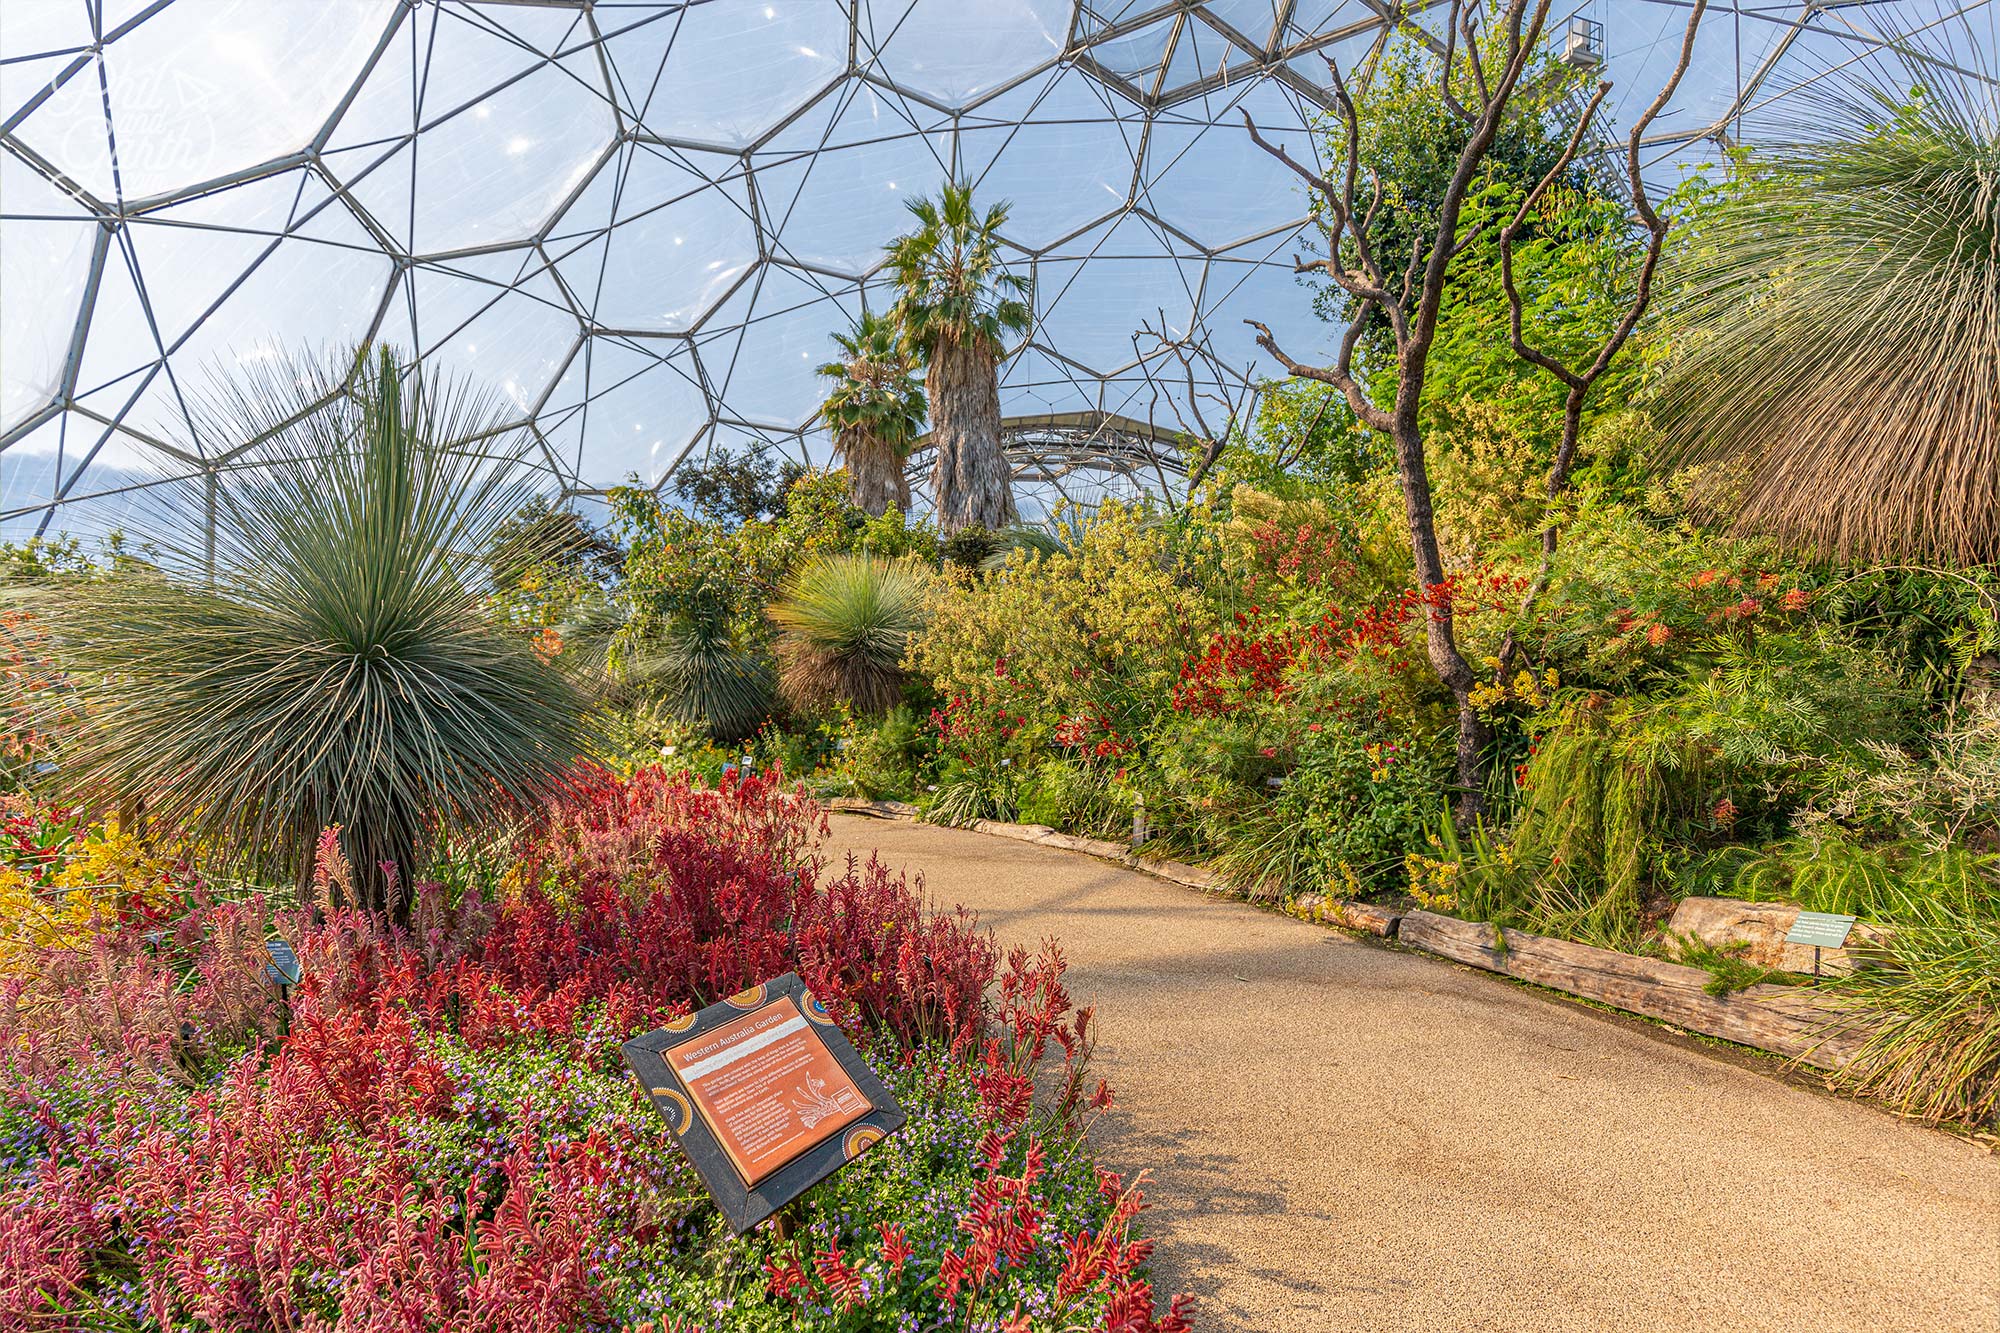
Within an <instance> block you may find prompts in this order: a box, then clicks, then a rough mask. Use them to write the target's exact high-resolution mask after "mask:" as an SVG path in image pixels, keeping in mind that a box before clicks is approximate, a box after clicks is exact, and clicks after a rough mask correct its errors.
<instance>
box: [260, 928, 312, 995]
mask: <svg viewBox="0 0 2000 1333" xmlns="http://www.w3.org/2000/svg"><path fill="white" fill-rule="evenodd" d="M264 951H265V952H266V953H268V954H270V955H271V961H270V962H269V963H267V964H265V967H264V980H266V981H268V982H270V983H271V984H272V985H273V986H296V985H298V984H299V982H300V980H302V979H303V978H304V977H305V972H304V970H303V969H301V968H300V967H299V956H298V955H297V954H296V953H293V952H292V946H291V945H289V944H287V943H285V942H284V941H283V940H280V939H272V940H270V941H268V942H267V943H266V944H265V945H264Z"/></svg>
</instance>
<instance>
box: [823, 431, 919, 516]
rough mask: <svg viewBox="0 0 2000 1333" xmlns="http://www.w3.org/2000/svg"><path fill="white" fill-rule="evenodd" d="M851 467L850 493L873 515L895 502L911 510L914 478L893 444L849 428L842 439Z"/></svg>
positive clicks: (903, 510)
mask: <svg viewBox="0 0 2000 1333" xmlns="http://www.w3.org/2000/svg"><path fill="white" fill-rule="evenodd" d="M840 453H841V459H842V461H843V463H844V465H845V466H846V468H847V487H848V493H849V494H850V495H851V496H852V497H853V499H854V503H855V505H856V506H857V507H858V508H859V509H860V510H861V511H862V512H863V513H865V514H867V515H868V516H869V517H870V518H880V517H881V516H882V515H883V514H884V513H885V512H886V511H888V510H889V509H890V508H891V507H892V506H893V507H894V508H895V509H896V510H897V511H898V512H900V513H905V514H907V513H909V512H910V482H909V478H907V477H905V476H904V475H903V458H902V455H901V454H899V453H897V451H896V449H895V447H894V446H893V445H890V444H887V443H885V442H884V441H882V440H879V439H877V438H875V436H873V435H871V434H869V433H868V432H867V431H860V430H855V431H847V432H845V433H843V434H842V436H841V440H840Z"/></svg>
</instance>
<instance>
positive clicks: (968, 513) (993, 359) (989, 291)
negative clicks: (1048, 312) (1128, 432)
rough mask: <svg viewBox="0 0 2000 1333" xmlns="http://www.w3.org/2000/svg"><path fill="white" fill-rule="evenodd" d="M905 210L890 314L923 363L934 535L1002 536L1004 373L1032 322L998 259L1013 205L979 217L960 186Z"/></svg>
mask: <svg viewBox="0 0 2000 1333" xmlns="http://www.w3.org/2000/svg"><path fill="white" fill-rule="evenodd" d="M909 208H910V212H911V214H913V215H914V216H915V218H916V220H917V227H916V230H915V231H912V232H910V233H909V234H908V235H905V236H899V237H897V238H896V239H895V240H893V241H891V242H890V243H889V271H890V273H891V275H892V276H893V277H894V278H895V282H896V287H897V289H898V292H899V295H898V297H897V300H896V305H895V308H894V310H893V311H892V314H893V316H894V317H895V320H896V322H897V325H898V326H899V328H900V329H901V331H902V336H903V343H904V346H905V347H906V348H907V349H908V350H909V351H910V352H911V353H912V354H913V355H914V356H916V357H917V358H919V359H921V360H922V361H923V363H924V388H925V391H926V392H927V393H928V395H929V397H930V409H931V442H932V443H933V444H934V445H935V446H936V447H937V463H936V466H935V467H933V469H932V471H931V476H932V487H933V493H934V498H935V499H936V501H937V516H938V527H939V528H941V529H942V530H943V531H945V532H947V533H952V532H957V531H958V530H959V529H961V528H967V527H982V528H1003V527H1005V526H1007V525H1008V524H1009V523H1012V522H1013V521H1014V518H1015V510H1014V493H1013V489H1012V487H1011V485H1010V478H1009V476H1008V471H1007V459H1006V455H1004V454H1002V453H1001V452H1000V373H999V365H1000V362H1001V361H1002V360H1003V359H1004V358H1005V357H1006V356H1007V355H1008V354H1009V352H1010V350H1011V349H1010V348H1008V347H1007V345H1006V342H1007V338H1008V337H1009V335H1013V336H1016V337H1018V336H1021V335H1023V334H1025V333H1027V331H1028V328H1029V326H1030V325H1031V324H1032V323H1033V315H1032V312H1031V311H1030V310H1029V307H1028V294H1029V286H1028V282H1027V280H1026V279H1025V278H1021V277H1018V276H1016V275H1015V274H1012V273H1009V272H1007V271H1006V269H1005V268H1004V267H1003V265H1002V263H1001V259H1000V228H1002V227H1004V226H1005V225H1006V224H1007V205H1006V204H1005V203H999V204H995V205H994V206H993V207H991V208H989V209H987V210H986V211H985V212H984V213H981V212H979V211H978V209H976V208H975V207H974V206H973V202H972V187H971V186H969V185H955V184H954V185H946V186H945V187H944V190H943V192H942V193H941V194H940V195H939V196H938V197H937V198H936V199H912V200H910V201H909Z"/></svg>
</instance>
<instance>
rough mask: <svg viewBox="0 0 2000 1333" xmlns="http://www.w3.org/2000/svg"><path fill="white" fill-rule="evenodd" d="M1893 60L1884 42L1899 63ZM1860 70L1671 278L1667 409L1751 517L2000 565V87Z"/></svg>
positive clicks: (1738, 196)
mask: <svg viewBox="0 0 2000 1333" xmlns="http://www.w3.org/2000/svg"><path fill="white" fill-rule="evenodd" d="M1884 59H1886V58H1884ZM1907 75H1908V79H1909V81H1910V83H1911V84H1913V85H1915V86H1916V91H1915V92H1914V93H1911V92H1908V91H1905V90H1900V89H1898V90H1890V89H1885V88H1879V87H1874V86H1871V85H1870V84H1869V83H1868V82H1866V81H1865V79H1866V78H1867V75H1866V73H1865V71H1863V70H1856V71H1849V72H1847V73H1844V74H1843V75H1842V76H1841V77H1840V78H1839V79H1838V80H1828V81H1826V82H1825V83H1824V84H1822V85H1821V86H1820V87H1819V88H1818V89H1817V90H1816V95H1815V96H1814V98H1813V101H1812V104H1811V112H1810V115H1809V117H1808V118H1807V119H1805V120H1803V121H1802V122H1801V123H1800V124H1799V126H1798V128H1797V130H1796V132H1793V133H1790V134H1788V135H1787V141H1784V142H1775V143H1770V144H1767V145H1765V146H1763V147H1760V148H1759V149H1758V150H1757V151H1755V152H1753V153H1751V154H1749V155H1748V156H1747V157H1746V158H1745V160H1744V164H1743V168H1742V172H1741V175H1740V178H1739V180H1738V181H1737V182H1736V183H1735V188H1734V190H1733V191H1732V193H1731V194H1730V195H1729V196H1728V197H1727V198H1726V200H1725V202H1724V203H1723V205H1722V206H1721V207H1720V208H1718V209H1716V210H1714V211H1713V213H1712V214H1711V215H1710V216H1709V217H1707V218H1706V219H1705V221H1704V225H1703V228H1702V230H1701V232H1700V234H1699V235H1698V236H1697V237H1696V238H1695V239H1696V242H1697V244H1696V245H1695V247H1694V248H1693V253H1692V254H1691V256H1690V258H1689V259H1688V261H1687V262H1686V263H1685V265H1684V266H1683V267H1682V268H1681V269H1680V270H1679V271H1678V272H1677V273H1676V274H1675V277H1676V278H1677V279H1678V281H1679V285H1680V292H1681V296H1680V299H1678V300H1676V301H1675V303H1674V305H1673V307H1672V309H1671V310H1670V312H1669V313H1670V316H1671V323H1672V327H1673V332H1674V346H1675V356H1674V357H1673V359H1672V360H1671V361H1670V363H1669V365H1668V368H1667V374H1666V378H1665V383H1664V385H1663V388H1662V392H1661V396H1660V400H1659V404H1658V411H1659V412H1660V414H1661V415H1662V417H1663V418H1664V419H1665V421H1666V422H1667V424H1668V429H1669V436H1670V442H1671V444H1672V445H1673V446H1674V447H1675V451H1676V453H1677V455H1678V456H1679V457H1680V458H1681V459H1684V460H1692V461H1695V462H1700V463H1708V464H1712V465H1714V466H1711V467H1708V468H1705V469H1703V472H1704V473H1705V474H1706V475H1707V477H1708V478H1709V479H1710V482H1711V486H1710V487H1709V488H1708V494H1709V495H1710V497H1711V498H1712V499H1715V500H1718V501H1719V502H1720V503H1721V504H1722V505H1723V506H1725V507H1727V508H1728V509H1731V510H1733V511H1734V513H1735V516H1736V518H1737V521H1738V523H1739V524H1740V526H1741V527H1742V528H1743V529H1744V530H1746V531H1754V532H1761V533H1767V534H1770V535H1774V536H1776V537H1779V538H1781V539H1784V540H1786V541H1789V542H1793V543H1797V544H1800V545H1805V546H1810V547H1815V548H1818V549H1821V550H1825V551H1828V552H1831V553H1834V554H1837V555H1840V556H1842V557H1851V558H1868V559H1886V560H1900V559H1944V560H1949V561H1954V562H1959V563H1964V564H1981V563H1986V562H1990V561H1993V560H1995V559H2000V408H1996V406H1995V405H1996V403H2000V96H1996V94H1995V93H1994V90H1993V87H1992V85H1991V84H1990V83H1988V82H1986V81H1985V80H1984V79H1982V78H1979V77H1977V76H1975V75H1970V74H1962V73H1958V72H1955V70H1954V69H1953V67H1951V66H1950V65H1948V64H1933V65H1928V66H1924V67H1922V68H1921V71H1919V69H1918V67H1917V65H1916V64H1915V62H1914V60H1912V61H1911V62H1910V64H1909V65H1908V66H1907Z"/></svg>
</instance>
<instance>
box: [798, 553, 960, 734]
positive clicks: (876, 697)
mask: <svg viewBox="0 0 2000 1333" xmlns="http://www.w3.org/2000/svg"><path fill="white" fill-rule="evenodd" d="M929 589H930V576H929V572H928V571H927V570H926V569H924V568H923V567H922V566H920V565H918V564H915V563H913V562H911V561H907V560H884V559H882V558H881V557H879V556H872V555H830V556H820V557H818V558H816V559H814V560H811V561H809V562H807V563H806V564H804V565H802V566H800V567H799V569H798V570H796V571H795V572H794V573H793V574H792V576H791V578H790V579H788V580H787V581H786V584H785V587H784V589H783V591H782V593H781V594H780V596H779V598H778V600H777V601H775V602H773V603H772V604H771V610H770V615H771V619H772V620H773V621H774V622H776V624H777V625H778V628H779V631H780V633H779V637H778V645H777V653H778V663H779V673H778V685H779V689H780V690H781V691H783V693H784V695H785V700H786V702H788V703H790V704H791V705H792V706H793V707H794V708H798V709H801V710H811V709H816V708H823V707H825V706H826V705H828V704H830V703H835V702H842V703H846V704H848V705H850V706H851V707H853V708H855V709H856V710H858V711H860V712H864V713H881V712H886V711H888V710H889V709H890V708H893V707H895V706H896V704H897V702H898V701H899V700H901V698H902V690H903V655H904V653H906V652H907V651H908V650H909V646H910V639H911V638H912V637H913V636H914V635H915V634H917V633H918V631H920V630H922V629H923V627H924V624H925V622H926V621H927V620H928V618H929V617H928V612H927V600H926V598H927V594H928V592H929Z"/></svg>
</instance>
